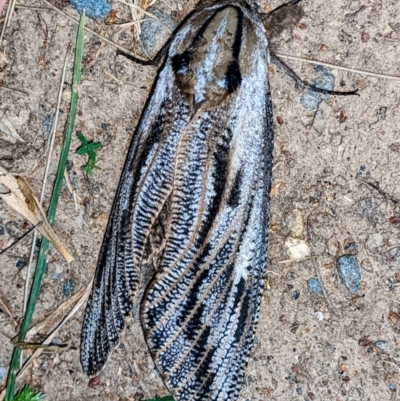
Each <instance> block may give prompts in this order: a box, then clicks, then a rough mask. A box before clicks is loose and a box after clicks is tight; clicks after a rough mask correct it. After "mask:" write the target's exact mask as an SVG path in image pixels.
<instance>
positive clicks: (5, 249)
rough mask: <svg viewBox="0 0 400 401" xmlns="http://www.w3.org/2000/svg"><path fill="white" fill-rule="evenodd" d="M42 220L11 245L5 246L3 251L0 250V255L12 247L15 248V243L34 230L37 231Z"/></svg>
mask: <svg viewBox="0 0 400 401" xmlns="http://www.w3.org/2000/svg"><path fill="white" fill-rule="evenodd" d="M41 224H42V222H40V223H38V224H36V226H33V227H31V228H30V229H29V230H28V231H27V232H26V233H25V234H22V235H21V236H20V237H19V238H17V239H16V240H15V241H14V242H13V243H12V244H11V245H9V246H8V247H7V248H4V249H3V250H2V251H0V255H2V254H3V253H5V252H7V251H9V250H10V249H12V248H14V246H15V245H17V244H18V242H20V241H22V240H23V239H24V238H25V237H26V236H28V235H29V234H30V233H31V232H32V231H35V230H36V229H37V228H38V227H39V226H40V225H41Z"/></svg>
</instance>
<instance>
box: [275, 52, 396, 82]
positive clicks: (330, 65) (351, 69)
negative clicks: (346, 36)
mask: <svg viewBox="0 0 400 401" xmlns="http://www.w3.org/2000/svg"><path fill="white" fill-rule="evenodd" d="M275 55H276V56H278V57H280V58H284V59H287V60H294V61H301V62H306V63H310V64H315V65H323V66H325V67H330V68H336V69H337V70H342V71H348V72H353V73H355V74H361V75H369V76H371V77H377V78H385V79H393V80H395V81H400V77H399V76H396V75H387V74H377V73H375V72H370V71H364V70H358V69H355V68H350V67H341V66H339V65H336V64H330V63H323V62H321V61H316V60H310V59H306V58H302V57H294V56H287V55H285V54H278V53H275Z"/></svg>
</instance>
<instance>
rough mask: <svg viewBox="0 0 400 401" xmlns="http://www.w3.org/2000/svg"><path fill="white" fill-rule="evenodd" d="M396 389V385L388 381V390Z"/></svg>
mask: <svg viewBox="0 0 400 401" xmlns="http://www.w3.org/2000/svg"><path fill="white" fill-rule="evenodd" d="M396 389H397V387H396V385H395V384H393V383H390V384H389V390H390V391H396Z"/></svg>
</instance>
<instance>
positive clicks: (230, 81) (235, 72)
mask: <svg viewBox="0 0 400 401" xmlns="http://www.w3.org/2000/svg"><path fill="white" fill-rule="evenodd" d="M225 82H226V87H227V88H228V92H229V93H232V92H233V91H235V90H236V89H237V88H238V87H239V86H240V84H241V83H242V74H241V72H240V67H239V63H238V62H237V60H233V61H231V62H230V63H229V65H228V70H227V71H226V76H225Z"/></svg>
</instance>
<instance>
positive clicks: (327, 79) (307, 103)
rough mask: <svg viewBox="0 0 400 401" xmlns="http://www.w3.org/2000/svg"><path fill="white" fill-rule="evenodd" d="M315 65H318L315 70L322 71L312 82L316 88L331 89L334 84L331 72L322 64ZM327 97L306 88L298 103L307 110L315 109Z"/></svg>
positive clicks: (327, 96)
mask: <svg viewBox="0 0 400 401" xmlns="http://www.w3.org/2000/svg"><path fill="white" fill-rule="evenodd" d="M317 67H320V68H318V69H317V71H320V72H321V73H322V76H321V77H319V78H317V79H315V80H314V81H313V83H312V84H313V85H314V86H316V87H318V88H322V89H327V90H333V88H334V85H335V77H334V75H333V74H331V73H330V72H329V70H327V69H326V68H324V67H322V66H317ZM328 98H329V95H324V94H322V93H318V92H315V91H313V90H311V89H307V90H306V91H305V92H304V94H303V96H302V97H301V99H300V103H301V104H302V106H303V107H304V108H305V109H307V110H316V109H317V108H318V105H319V104H320V103H321V102H322V101H323V100H328Z"/></svg>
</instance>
